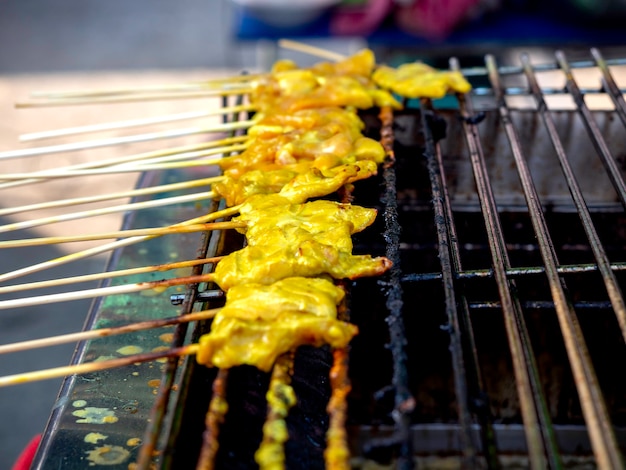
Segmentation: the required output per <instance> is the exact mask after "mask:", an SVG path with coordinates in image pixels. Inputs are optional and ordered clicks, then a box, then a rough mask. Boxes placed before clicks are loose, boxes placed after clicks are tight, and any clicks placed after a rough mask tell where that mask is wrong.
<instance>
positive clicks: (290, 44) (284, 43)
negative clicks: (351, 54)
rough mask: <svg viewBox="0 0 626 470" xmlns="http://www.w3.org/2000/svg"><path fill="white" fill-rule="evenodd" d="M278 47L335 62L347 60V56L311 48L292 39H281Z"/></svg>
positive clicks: (319, 48)
mask: <svg viewBox="0 0 626 470" xmlns="http://www.w3.org/2000/svg"><path fill="white" fill-rule="evenodd" d="M278 47H282V48H283V49H290V50H292V51H297V52H303V53H305V54H310V55H313V56H316V57H320V58H322V59H328V60H333V61H339V60H343V59H345V58H346V56H345V55H343V54H339V53H337V52H333V51H329V50H328V49H322V48H321V47H315V46H311V45H309V44H305V43H303V42H298V41H293V40H291V39H280V40H279V41H278Z"/></svg>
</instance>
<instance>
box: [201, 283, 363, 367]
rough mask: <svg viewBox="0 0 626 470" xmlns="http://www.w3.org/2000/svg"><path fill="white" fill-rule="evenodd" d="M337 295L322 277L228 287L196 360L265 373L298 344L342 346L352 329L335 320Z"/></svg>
mask: <svg viewBox="0 0 626 470" xmlns="http://www.w3.org/2000/svg"><path fill="white" fill-rule="evenodd" d="M343 296H344V293H343V290H342V289H340V288H338V287H336V286H334V285H333V284H332V282H330V281H328V280H326V279H322V278H312V279H309V278H300V277H296V278H287V279H283V280H281V281H278V282H276V283H274V284H272V285H259V284H245V285H239V286H235V287H233V288H232V289H231V290H230V291H229V293H228V297H227V301H226V305H225V306H224V308H222V309H221V310H220V312H219V313H218V314H217V315H216V317H215V319H214V320H213V323H212V325H211V332H210V333H208V334H206V335H204V336H202V337H201V338H200V341H199V345H200V347H199V351H198V353H197V356H196V357H197V360H198V362H199V363H200V364H204V365H207V366H209V367H212V366H213V367H221V368H230V367H234V366H237V365H243V364H247V365H253V366H255V367H257V368H259V369H261V370H265V371H269V370H270V369H271V367H272V365H273V364H274V362H275V361H276V358H277V357H278V356H279V355H280V354H283V353H285V352H287V351H291V350H293V349H295V348H297V347H298V346H301V345H305V344H306V345H313V346H321V345H323V344H329V345H331V346H332V347H344V346H346V345H347V344H348V342H349V341H350V339H352V337H353V336H354V335H355V334H356V333H357V328H356V326H354V325H352V324H349V323H345V322H342V321H339V320H337V307H336V306H337V304H338V303H339V302H340V301H341V300H342V299H343Z"/></svg>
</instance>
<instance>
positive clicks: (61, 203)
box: [0, 178, 213, 216]
mask: <svg viewBox="0 0 626 470" xmlns="http://www.w3.org/2000/svg"><path fill="white" fill-rule="evenodd" d="M212 182H213V179H212V178H200V179H197V180H191V181H184V182H182V183H172V184H163V185H159V186H151V187H148V188H141V189H132V190H129V191H119V192H116V193H108V194H100V195H97V196H84V197H77V198H72V199H58V200H56V201H47V202H40V203H37V204H28V205H24V206H16V207H7V208H5V209H0V216H5V215H10V214H16V213H18V212H19V213H23V212H29V211H36V210H41V209H54V208H55V207H69V206H77V205H80V204H89V203H93V202H101V201H110V200H111V199H122V198H127V197H136V196H146V195H149V194H158V193H166V192H169V191H177V190H180V189H191V188H198V187H202V186H209V185H210V184H211V183H212Z"/></svg>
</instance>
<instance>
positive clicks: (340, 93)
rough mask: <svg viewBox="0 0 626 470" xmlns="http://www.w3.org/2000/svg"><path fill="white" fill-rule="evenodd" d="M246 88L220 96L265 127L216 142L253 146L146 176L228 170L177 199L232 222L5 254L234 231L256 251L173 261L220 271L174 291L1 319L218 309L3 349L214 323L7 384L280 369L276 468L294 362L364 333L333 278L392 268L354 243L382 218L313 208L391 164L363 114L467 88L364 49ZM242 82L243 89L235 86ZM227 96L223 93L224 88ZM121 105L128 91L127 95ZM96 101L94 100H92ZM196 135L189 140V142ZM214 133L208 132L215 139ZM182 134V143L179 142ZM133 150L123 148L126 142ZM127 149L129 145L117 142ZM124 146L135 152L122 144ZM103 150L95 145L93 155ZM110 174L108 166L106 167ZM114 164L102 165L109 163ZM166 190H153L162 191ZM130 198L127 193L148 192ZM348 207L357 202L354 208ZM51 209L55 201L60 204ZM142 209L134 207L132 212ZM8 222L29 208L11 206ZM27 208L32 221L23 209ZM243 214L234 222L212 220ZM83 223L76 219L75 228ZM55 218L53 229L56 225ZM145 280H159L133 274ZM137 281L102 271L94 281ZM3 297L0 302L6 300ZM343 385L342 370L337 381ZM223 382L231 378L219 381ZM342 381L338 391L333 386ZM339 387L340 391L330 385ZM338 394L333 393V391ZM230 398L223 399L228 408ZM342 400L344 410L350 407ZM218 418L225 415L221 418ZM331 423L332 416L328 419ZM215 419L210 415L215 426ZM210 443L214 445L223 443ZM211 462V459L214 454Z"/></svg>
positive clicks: (155, 160) (335, 447) (338, 418)
mask: <svg viewBox="0 0 626 470" xmlns="http://www.w3.org/2000/svg"><path fill="white" fill-rule="evenodd" d="M239 80H240V81H237V82H228V85H227V86H226V85H224V84H220V85H221V88H226V89H228V90H229V91H230V90H237V92H238V93H247V94H248V96H249V104H247V105H242V106H239V107H236V110H235V109H234V108H233V111H235V112H242V111H254V112H255V113H256V114H255V117H254V118H253V119H251V120H244V121H241V122H238V123H233V124H225V125H224V127H220V130H226V129H237V128H239V129H242V128H247V135H246V136H245V137H232V138H229V139H223V140H221V141H219V142H217V143H209V144H205V145H204V146H203V148H201V149H198V148H193V149H188V150H189V151H182V152H181V151H176V152H168V151H164V152H153V153H151V154H150V155H145V156H144V159H143V164H142V165H141V169H142V170H146V171H147V170H150V169H154V168H156V167H157V166H158V168H174V167H183V166H190V165H207V164H215V165H218V166H219V167H220V168H221V169H222V170H223V176H220V177H216V178H211V179H204V180H203V181H202V182H201V183H200V182H197V184H199V185H206V184H212V188H211V191H210V192H201V193H195V194H191V195H188V196H183V197H179V198H176V202H184V201H191V200H195V201H197V200H199V199H210V198H216V197H223V198H224V199H225V200H226V202H227V205H228V206H230V207H228V208H227V209H225V210H223V211H217V212H214V213H210V214H207V215H206V216H202V217H199V218H196V219H193V220H189V221H185V222H183V223H181V224H178V225H177V226H173V227H167V228H164V229H161V228H155V229H142V230H135V231H125V232H124V233H121V232H111V233H107V234H95V235H87V236H84V237H81V236H73V237H57V238H55V239H39V240H18V241H8V242H2V243H4V244H5V246H6V247H9V246H27V245H28V244H37V243H62V242H71V241H76V240H78V239H99V238H121V237H124V238H122V239H121V240H118V241H116V242H113V243H109V244H107V245H104V246H103V247H99V248H96V249H94V250H86V251H85V252H84V253H78V254H77V255H75V256H74V258H77V257H81V256H89V255H91V254H93V253H97V252H102V251H105V250H110V249H114V248H118V247H121V246H126V245H128V244H130V243H138V242H141V241H143V240H147V239H149V238H152V237H154V236H160V235H163V234H167V233H172V232H177V231H180V232H185V231H205V230H210V229H236V230H238V231H241V232H242V233H244V234H245V235H246V239H247V246H246V247H245V248H243V249H242V250H239V251H237V252H235V253H232V254H230V255H228V256H226V257H223V258H221V259H219V260H216V259H210V260H197V261H190V262H180V263H172V264H171V265H172V267H179V266H182V265H183V264H184V265H185V266H191V265H193V264H201V263H209V262H213V263H214V262H217V268H216V269H215V272H214V273H208V274H203V275H199V276H193V277H186V278H178V279H169V280H166V281H157V282H151V283H139V284H131V285H123V286H115V287H109V288H100V289H91V290H87V291H77V292H75V293H71V294H67V293H66V294H58V295H57V294H53V295H49V296H39V297H29V298H27V299H16V300H7V301H1V302H0V309H2V308H4V309H9V308H17V307H21V306H25V305H36V304H38V303H47V302H50V301H56V300H68V299H70V298H84V297H94V296H102V295H110V294H119V293H128V292H135V291H140V290H145V289H154V288H157V287H166V286H170V285H186V284H197V283H201V282H215V283H217V285H218V286H219V287H220V288H221V289H222V290H224V291H226V293H227V296H226V298H227V300H226V305H225V306H224V308H222V309H215V310H210V311H204V312H197V313H193V314H190V315H187V316H185V317H184V318H183V317H177V318H173V319H165V320H158V321H153V322H146V323H144V324H135V325H130V326H128V327H122V328H117V329H109V330H107V331H103V330H96V331H89V332H83V333H78V334H74V335H66V336H65V337H63V338H47V339H45V340H40V341H39V342H36V341H35V342H29V343H22V344H13V345H6V346H2V347H0V352H9V351H17V350H20V348H32V347H34V346H41V345H48V344H54V343H55V342H56V343H58V342H64V341H76V340H78V339H87V338H94V337H98V336H105V335H110V334H115V333H123V332H126V331H135V330H137V329H140V328H153V327H156V326H161V325H165V324H175V323H180V322H183V321H197V320H199V319H206V318H214V320H213V324H212V327H211V332H210V333H209V334H207V335H205V336H204V337H202V338H201V339H200V341H199V343H198V344H193V345H188V346H185V347H183V348H179V349H177V350H172V351H168V352H167V353H152V354H144V355H142V356H141V357H137V356H133V357H130V358H122V359H115V360H111V361H104V362H101V363H98V364H82V365H78V366H73V367H71V368H69V367H68V368H58V369H55V370H48V371H41V372H37V373H29V374H20V375H17V376H12V377H4V378H0V385H9V384H14V383H21V382H23V381H29V380H38V379H41V378H47V377H54V376H64V375H67V374H70V373H83V372H86V371H92V370H101V369H104V368H106V367H118V366H120V365H123V364H131V363H135V362H138V361H140V360H154V359H155V358H157V357H164V356H171V355H179V354H196V356H197V360H198V362H199V363H201V364H204V365H207V366H215V367H219V368H221V369H228V368H230V367H234V366H237V365H241V364H248V365H254V366H256V367H258V368H259V369H261V370H266V371H269V370H271V369H272V368H274V374H273V376H272V381H271V383H270V391H269V392H268V408H269V411H268V423H270V424H268V425H267V426H265V427H264V439H263V442H262V444H261V447H260V449H259V451H258V452H257V461H258V463H259V464H260V466H261V467H262V468H280V466H281V465H282V464H283V462H284V452H283V450H282V444H283V443H284V441H285V440H286V439H287V436H286V425H285V422H284V419H285V417H286V415H287V412H288V408H289V407H290V406H292V405H293V403H294V400H295V397H294V396H293V391H290V388H289V376H288V373H285V371H288V370H289V368H290V366H289V358H290V357H291V356H290V353H291V352H293V351H294V350H295V348H297V347H298V346H300V345H302V344H312V345H315V346H321V345H323V344H329V345H330V346H331V347H333V348H335V349H336V350H337V351H340V352H339V353H338V354H337V355H336V359H337V358H339V359H341V357H342V356H345V354H346V353H345V347H346V346H347V345H348V343H349V341H350V339H351V338H352V337H353V336H354V335H355V334H356V333H357V331H356V327H355V326H354V325H352V324H350V323H348V322H345V321H341V320H339V319H337V305H338V304H339V303H340V302H341V301H342V299H343V297H344V293H343V290H342V289H341V288H340V287H338V286H336V285H335V284H334V283H333V282H332V278H335V279H345V278H349V279H354V278H358V277H361V276H368V275H380V274H382V273H384V272H385V271H386V270H387V269H388V268H389V266H390V262H389V260H387V259H385V258H371V257H370V256H368V255H360V256H355V255H352V253H351V252H352V241H351V235H352V234H353V233H355V232H358V231H361V230H364V229H365V228H366V227H367V226H369V225H370V224H371V223H372V222H373V221H374V218H375V216H376V213H375V211H374V210H372V209H366V208H361V207H358V206H353V205H350V204H348V203H339V202H333V201H327V200H315V201H312V202H306V201H308V200H309V199H317V198H320V197H324V196H328V195H329V194H332V193H335V192H336V191H338V190H340V189H342V188H346V187H350V185H352V184H353V183H355V182H356V181H358V180H361V179H364V178H367V177H369V176H371V175H373V174H375V173H376V172H377V167H378V165H380V164H381V163H383V162H384V161H385V158H386V157H389V151H388V149H385V148H384V147H383V146H382V145H381V144H380V143H379V142H376V141H374V140H372V139H368V138H366V137H364V136H363V135H362V134H361V130H362V127H363V123H362V122H361V121H360V119H359V117H358V114H357V110H358V109H369V108H372V107H379V108H381V109H382V110H383V112H382V114H381V115H383V116H389V115H390V110H391V109H398V108H400V107H401V104H400V103H399V102H398V101H397V100H396V99H395V98H394V96H393V95H392V94H391V93H390V91H393V92H395V93H398V94H400V95H402V96H405V97H422V96H428V97H440V96H443V95H444V94H445V93H447V92H448V91H449V90H453V91H457V92H466V91H468V90H469V84H467V82H466V81H465V80H464V79H463V77H462V76H461V75H460V74H459V73H458V72H436V71H434V70H432V69H430V68H426V67H425V66H423V64H411V65H410V66H409V67H405V68H401V69H398V70H394V69H390V68H387V67H384V66H377V65H376V64H375V61H374V57H373V54H372V53H371V52H370V51H367V50H366V51H362V52H360V53H358V54H356V55H354V56H352V57H350V58H346V59H342V60H339V61H337V62H334V63H329V62H324V63H321V64H318V65H316V66H314V67H312V68H310V69H300V68H298V67H297V66H295V64H293V63H290V62H285V61H283V62H279V63H277V64H276V65H275V67H274V70H273V71H272V72H271V73H270V74H266V75H259V76H249V77H242V78H241V79H239ZM233 83H234V84H235V85H233ZM219 88H220V87H218V89H219ZM123 94H124V93H122V95H123ZM66 99H67V100H68V101H70V102H74V103H73V104H79V103H80V102H82V101H83V100H85V99H87V97H86V96H84V95H80V94H79V95H75V96H70V97H66ZM89 99H93V98H91V97H90V98H89ZM116 99H119V98H118V97H116V96H115V95H114V96H103V97H96V100H97V101H103V102H111V101H115V100H116ZM195 131H198V132H202V131H199V130H198V129H195V130H193V131H189V130H188V131H185V133H188V134H192V133H194V132H195ZM205 131H206V129H205ZM179 134H180V133H179ZM122 139H124V138H122ZM118 140H120V139H118ZM125 141H129V139H126V140H125ZM100 144H102V145H104V143H103V142H100V143H98V142H96V143H95V144H94V143H92V145H94V146H99V145H100ZM66 150H68V148H67V147H65V148H63V149H62V148H59V147H58V146H57V147H56V148H54V147H52V148H48V149H47V150H45V148H44V150H42V149H34V150H28V151H22V152H21V153H20V151H17V152H13V153H11V152H6V153H4V154H0V158H15V157H19V156H25V154H29V155H35V154H39V153H38V152H46V151H49V152H57V151H66ZM226 151H228V152H232V151H241V152H242V153H240V154H239V155H235V156H230V157H225V158H219V159H216V158H211V159H210V160H201V159H199V158H204V157H206V156H211V155H219V154H221V153H224V152H226ZM131 161H134V160H127V161H117V162H115V163H113V165H114V166H113V168H96V169H94V168H85V167H84V166H83V167H82V168H70V169H67V168H64V169H60V170H56V171H48V172H41V174H34V175H21V174H14V175H5V176H6V177H5V176H3V177H2V179H3V180H4V182H3V183H0V184H5V185H17V184H21V183H23V182H24V181H25V178H26V180H28V179H30V180H36V179H43V178H50V177H61V175H62V174H65V175H67V174H68V172H70V173H76V174H77V175H78V174H83V173H85V174H94V173H105V172H108V171H119V170H121V171H124V168H119V166H122V167H123V166H124V165H125V164H126V165H128V167H127V168H126V170H127V171H137V168H136V167H133V166H132V164H130V163H129V162H131ZM107 164H109V165H110V164H111V163H110V162H107ZM102 166H105V165H102ZM153 189H154V190H155V191H156V188H153ZM138 191H142V190H137V191H135V192H128V194H129V195H136V194H138ZM348 199H349V198H348ZM167 203H172V201H164V200H163V199H160V200H157V201H150V202H149V203H139V204H143V207H148V206H150V205H156V204H167ZM52 204H54V203H52ZM133 206H134V208H138V207H137V204H133ZM128 208H129V205H124V206H119V207H117V208H107V209H104V210H103V211H112V210H115V209H117V210H126V209H128ZM12 210H20V208H14V209H12ZM22 210H23V209H22ZM236 214H239V215H238V217H236V218H234V219H233V220H232V221H230V222H219V223H215V222H212V221H214V220H218V219H221V218H223V217H228V216H232V215H236ZM84 215H85V214H80V213H72V214H68V216H67V217H68V218H72V217H76V218H78V217H81V216H84ZM58 219H59V218H56V219H55V220H58ZM50 221H51V220H41V219H40V220H32V221H28V222H26V223H17V224H11V225H10V226H3V227H0V231H11V230H16V229H19V228H26V227H33V226H36V225H37V224H43V223H48V222H50ZM60 262H62V261H61V260H52V261H50V262H47V263H42V265H40V266H36V267H30V268H27V269H25V270H20V271H19V272H11V273H5V274H3V275H0V281H6V280H10V279H14V278H17V277H19V276H21V275H23V274H25V273H26V272H32V271H33V270H35V269H43V268H46V267H50V266H55V265H58V264H59V263H60ZM137 269H138V270H139V269H143V270H150V269H155V270H156V269H163V267H159V268H150V267H147V268H137ZM125 274H127V273H124V274H122V273H104V274H103V275H94V276H92V277H91V278H90V279H96V278H103V277H106V276H114V275H125ZM66 282H75V280H74V281H72V280H71V279H67V280H57V281H49V282H43V283H38V284H33V283H31V284H23V285H14V286H6V287H2V288H0V289H6V292H15V291H19V290H26V289H29V290H30V289H33V288H35V287H40V286H50V285H58V284H62V283H66ZM1 292H2V291H1V290H0V293H1ZM334 373H337V370H336V369H334ZM222 379H223V377H222ZM331 382H332V381H331ZM334 383H337V381H334ZM342 383H343V386H340V384H337V385H338V386H337V387H335V390H334V391H333V398H331V401H333V400H334V402H335V409H341V408H342V407H343V408H344V409H345V406H343V405H341V403H336V401H337V398H338V397H339V396H341V397H340V398H341V399H345V395H346V393H347V390H349V388H347V387H345V380H344V381H342ZM335 392H336V393H335ZM219 398H220V397H217V399H219ZM340 401H341V400H340ZM210 408H211V409H210V413H211V412H213V413H218V414H219V413H221V414H224V413H225V412H226V410H225V409H224V408H223V407H222V408H221V409H219V407H216V406H212V407H210ZM216 410H217V411H216ZM331 415H332V413H331ZM334 418H335V420H333V416H331V424H330V429H329V433H328V442H327V450H326V462H327V466H328V467H329V468H349V462H348V459H349V453H348V450H347V445H346V442H345V435H343V434H342V431H341V430H342V429H345V426H344V425H343V424H344V423H343V421H345V413H336V414H335V416H334ZM216 420H217V421H219V417H215V416H214V421H216ZM213 444H214V443H213ZM203 452H204V455H202V456H201V460H203V461H206V462H209V461H211V459H212V458H213V457H214V453H215V452H216V446H215V445H208V446H206V449H203ZM207 452H209V453H213V455H212V456H211V455H206V453H207Z"/></svg>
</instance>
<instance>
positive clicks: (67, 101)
mask: <svg viewBox="0 0 626 470" xmlns="http://www.w3.org/2000/svg"><path fill="white" fill-rule="evenodd" d="M251 91H253V89H252V88H250V87H249V86H247V85H243V86H241V85H230V86H228V88H224V89H216V90H206V91H192V92H179V93H154V94H135V95H120V96H101V97H90V96H87V97H80V96H77V97H68V98H57V99H52V100H48V101H22V102H19V103H15V107H16V108H43V107H50V106H71V105H78V104H81V105H82V104H108V103H133V102H138V101H167V100H182V99H196V98H213V97H216V96H228V95H244V94H247V93H250V92H251Z"/></svg>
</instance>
